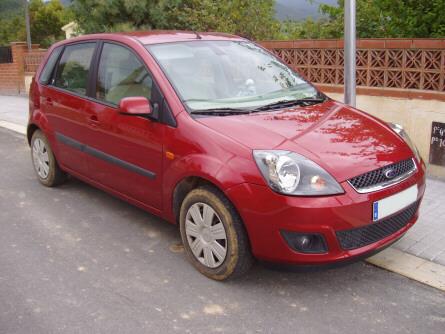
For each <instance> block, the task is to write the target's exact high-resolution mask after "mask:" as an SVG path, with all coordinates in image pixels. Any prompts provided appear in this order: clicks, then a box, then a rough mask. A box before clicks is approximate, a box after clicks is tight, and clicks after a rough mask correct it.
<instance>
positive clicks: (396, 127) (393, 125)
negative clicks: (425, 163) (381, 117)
mask: <svg viewBox="0 0 445 334" xmlns="http://www.w3.org/2000/svg"><path fill="white" fill-rule="evenodd" d="M388 125H389V126H390V127H391V129H393V130H394V132H395V133H397V134H398V135H399V136H400V137H402V139H403V140H404V141H405V143H406V144H407V145H408V146H409V147H410V149H411V151H413V153H414V156H415V157H416V160H417V161H420V153H419V150H418V149H417V147H416V145H415V144H414V143H413V141H412V140H411V138H410V137H409V136H408V134H407V133H406V131H405V129H404V128H403V126H401V125H400V124H396V123H388Z"/></svg>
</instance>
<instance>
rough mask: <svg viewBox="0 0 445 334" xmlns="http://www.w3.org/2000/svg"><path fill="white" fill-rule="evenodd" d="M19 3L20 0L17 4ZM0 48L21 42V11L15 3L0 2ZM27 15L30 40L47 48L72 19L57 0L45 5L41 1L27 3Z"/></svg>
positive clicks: (23, 18) (23, 28) (2, 0)
mask: <svg viewBox="0 0 445 334" xmlns="http://www.w3.org/2000/svg"><path fill="white" fill-rule="evenodd" d="M22 3H23V1H22V0H20V4H22ZM0 9H1V13H2V15H0V45H6V44H9V43H10V42H13V41H25V40H26V29H25V11H24V8H23V6H20V5H18V4H17V0H15V1H13V3H12V2H11V1H10V0H0ZM29 16H30V22H31V40H32V42H33V43H39V44H40V45H41V46H42V47H48V46H49V45H51V44H52V43H54V42H55V41H57V40H60V39H63V38H64V36H65V35H64V32H63V31H62V30H61V27H63V26H64V25H65V24H66V23H68V22H69V21H70V20H71V19H72V14H71V13H70V11H69V10H67V9H65V8H64V7H63V6H62V5H61V3H60V1H59V0H51V1H48V2H46V3H44V2H43V0H31V1H30V2H29Z"/></svg>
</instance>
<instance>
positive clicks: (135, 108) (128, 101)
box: [119, 96, 153, 117]
mask: <svg viewBox="0 0 445 334" xmlns="http://www.w3.org/2000/svg"><path fill="white" fill-rule="evenodd" d="M119 113H120V114H123V115H129V116H145V117H151V116H152V115H153V110H152V108H151V104H150V101H149V100H148V99H147V98H145V97H142V96H135V97H124V98H123V99H122V100H121V101H120V102H119Z"/></svg>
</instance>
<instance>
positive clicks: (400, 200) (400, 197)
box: [372, 185, 418, 221]
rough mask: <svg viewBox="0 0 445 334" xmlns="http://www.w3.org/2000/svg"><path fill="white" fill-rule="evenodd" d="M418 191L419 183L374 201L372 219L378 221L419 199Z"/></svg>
mask: <svg viewBox="0 0 445 334" xmlns="http://www.w3.org/2000/svg"><path fill="white" fill-rule="evenodd" d="M417 193H418V189H417V185H414V186H412V187H410V188H408V189H405V190H404V191H401V192H399V193H397V194H395V195H392V196H390V197H386V198H384V199H382V200H380V201H377V202H374V203H373V205H372V220H373V221H378V220H380V219H383V218H385V217H388V216H390V215H392V214H394V213H396V212H398V211H400V210H402V209H404V208H406V207H407V206H409V205H410V204H413V203H414V202H415V201H416V200H417Z"/></svg>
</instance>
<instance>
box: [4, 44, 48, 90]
mask: <svg viewBox="0 0 445 334" xmlns="http://www.w3.org/2000/svg"><path fill="white" fill-rule="evenodd" d="M38 47H39V45H38V44H33V45H32V48H33V51H31V52H32V53H35V52H36V49H38ZM11 52H12V60H13V62H12V63H5V64H0V95H1V94H4V95H18V94H26V88H25V57H26V56H27V54H28V49H27V45H26V43H25V42H13V43H11ZM35 69H36V67H34V68H33V70H34V71H35Z"/></svg>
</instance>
